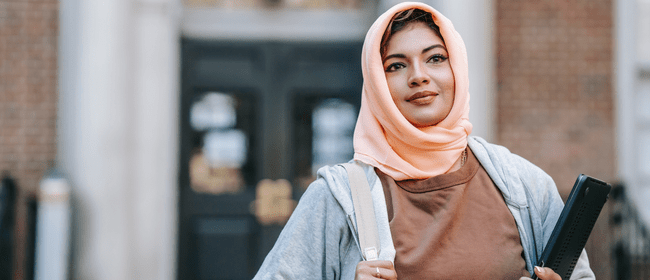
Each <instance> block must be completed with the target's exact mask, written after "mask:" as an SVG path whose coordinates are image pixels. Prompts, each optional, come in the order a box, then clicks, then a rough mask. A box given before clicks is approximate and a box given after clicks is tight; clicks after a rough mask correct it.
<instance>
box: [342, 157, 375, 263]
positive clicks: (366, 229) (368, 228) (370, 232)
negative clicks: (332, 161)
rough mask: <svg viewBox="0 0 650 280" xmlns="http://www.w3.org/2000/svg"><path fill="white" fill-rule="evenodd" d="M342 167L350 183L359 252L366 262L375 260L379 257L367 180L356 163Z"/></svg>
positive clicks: (373, 213)
mask: <svg viewBox="0 0 650 280" xmlns="http://www.w3.org/2000/svg"><path fill="white" fill-rule="evenodd" d="M342 166H343V168H345V170H346V171H347V173H348V178H349V179H348V180H349V181H350V191H351V192H352V203H353V204H354V213H355V216H356V220H357V233H358V235H359V245H360V246H361V252H362V254H363V257H364V259H365V260H366V261H373V260H376V259H377V257H378V256H379V238H378V237H377V231H378V230H377V222H376V221H375V207H374V206H373V204H372V196H371V194H370V185H368V178H366V173H365V172H364V171H363V168H362V167H361V166H359V164H358V163H356V162H354V163H344V164H342Z"/></svg>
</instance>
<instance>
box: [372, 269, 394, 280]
mask: <svg viewBox="0 0 650 280" xmlns="http://www.w3.org/2000/svg"><path fill="white" fill-rule="evenodd" d="M375 270H379V275H380V277H378V278H380V279H387V280H397V272H395V269H393V268H392V267H391V268H383V267H377V268H376V269H375ZM375 273H376V271H375ZM375 277H377V276H375Z"/></svg>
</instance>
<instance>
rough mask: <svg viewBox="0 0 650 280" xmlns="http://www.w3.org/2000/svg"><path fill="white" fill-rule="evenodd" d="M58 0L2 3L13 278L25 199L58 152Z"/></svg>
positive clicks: (0, 58) (1, 109)
mask: <svg viewBox="0 0 650 280" xmlns="http://www.w3.org/2000/svg"><path fill="white" fill-rule="evenodd" d="M58 5H59V4H58V1H56V0H0V172H4V171H6V172H8V173H9V174H10V175H11V176H12V177H13V178H14V179H16V182H17V185H18V188H19V190H18V197H19V198H18V200H17V204H18V206H19V207H18V209H17V213H16V215H17V219H16V221H17V225H16V230H15V239H14V241H15V242H14V244H15V245H14V279H23V278H24V272H25V266H24V261H25V245H26V242H27V240H26V219H25V217H26V207H25V206H26V197H28V196H29V195H31V194H33V193H34V191H35V190H37V189H38V183H39V181H40V179H41V177H42V176H43V173H44V170H45V169H46V168H47V167H48V165H49V164H50V163H51V162H53V161H54V159H55V153H56V144H55V134H56V133H55V126H56V103H57V95H56V87H57V72H56V71H57V61H56V59H57V30H58Z"/></svg>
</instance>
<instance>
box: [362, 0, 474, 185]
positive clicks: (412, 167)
mask: <svg viewBox="0 0 650 280" xmlns="http://www.w3.org/2000/svg"><path fill="white" fill-rule="evenodd" d="M411 8H418V9H421V10H424V11H427V12H429V13H431V14H432V15H433V21H434V22H435V23H436V24H437V25H438V26H439V27H440V33H441V34H442V37H443V39H444V41H445V44H446V47H447V52H448V54H449V61H450V64H451V69H452V72H453V73H454V80H455V81H454V83H455V98H454V104H453V107H452V109H451V111H450V112H449V115H447V117H446V118H445V119H444V120H442V121H441V122H440V123H438V124H437V125H435V126H429V127H424V128H417V127H415V126H413V125H412V124H411V123H410V122H409V121H408V120H407V119H406V118H405V117H404V116H403V115H402V114H401V113H400V111H399V109H398V108H397V106H396V105H395V103H394V102H393V100H392V98H391V94H390V91H389V90H388V84H387V82H386V74H385V73H384V67H383V63H382V60H381V54H380V52H379V48H380V45H381V39H382V36H383V34H384V31H385V30H386V27H387V26H388V23H389V22H390V20H391V19H392V18H393V16H394V15H395V14H396V13H398V12H401V11H404V10H408V9H411ZM361 68H362V72H363V90H362V94H361V108H360V112H359V118H358V119H357V124H356V127H355V130H354V159H356V160H359V161H361V162H364V163H366V164H369V165H372V166H374V167H377V168H379V170H381V171H382V172H384V173H386V174H388V175H389V176H391V177H392V178H393V179H395V180H397V181H401V180H406V179H425V178H430V177H433V176H437V175H440V174H444V173H447V172H448V171H449V170H450V169H451V167H452V165H453V164H454V162H456V160H457V159H458V158H459V157H460V155H461V153H462V152H463V150H464V149H465V148H466V147H467V136H468V135H469V134H470V133H471V132H472V124H471V123H470V122H469V117H468V116H469V78H468V66H467V51H466V50H465V44H464V43H463V40H462V39H461V38H460V34H458V32H456V30H455V29H454V26H453V25H452V23H451V21H449V19H447V18H446V17H444V16H443V15H442V14H440V13H439V12H438V11H436V10H434V9H433V8H431V7H430V6H428V5H425V4H422V3H414V2H405V3H400V4H397V5H396V6H394V7H392V8H391V9H389V10H388V11H387V12H385V13H384V14H383V15H381V16H380V17H379V18H378V19H377V20H376V21H375V23H374V24H373V25H372V26H371V27H370V30H368V34H367V35H366V39H365V41H364V44H363V51H362V53H361Z"/></svg>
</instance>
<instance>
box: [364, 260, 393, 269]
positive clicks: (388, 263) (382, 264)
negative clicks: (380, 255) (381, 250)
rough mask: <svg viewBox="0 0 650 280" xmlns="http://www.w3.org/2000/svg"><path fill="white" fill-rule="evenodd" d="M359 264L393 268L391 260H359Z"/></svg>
mask: <svg viewBox="0 0 650 280" xmlns="http://www.w3.org/2000/svg"><path fill="white" fill-rule="evenodd" d="M359 264H362V265H367V266H370V267H380V268H386V269H393V262H391V261H380V260H377V261H362V262H359Z"/></svg>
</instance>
